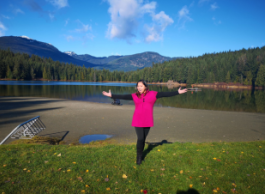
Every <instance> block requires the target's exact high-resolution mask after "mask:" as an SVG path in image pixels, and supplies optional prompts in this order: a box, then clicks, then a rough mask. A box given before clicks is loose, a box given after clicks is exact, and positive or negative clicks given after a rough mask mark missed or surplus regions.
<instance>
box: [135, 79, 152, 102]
mask: <svg viewBox="0 0 265 194" xmlns="http://www.w3.org/2000/svg"><path fill="white" fill-rule="evenodd" d="M139 82H142V83H143V84H144V86H145V90H144V92H143V94H144V95H146V93H147V92H148V91H149V90H148V85H147V83H146V82H145V81H144V80H143V79H140V80H139V81H138V82H137V84H136V87H137V86H138V83H139ZM136 96H137V97H138V98H140V97H141V94H140V92H139V91H137V92H136Z"/></svg>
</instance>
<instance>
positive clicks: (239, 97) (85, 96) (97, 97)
mask: <svg viewBox="0 0 265 194" xmlns="http://www.w3.org/2000/svg"><path fill="white" fill-rule="evenodd" d="M109 90H111V92H112V93H115V94H131V93H134V92H136V88H135V84H131V83H100V82H57V81H0V96H15V97H19V96H23V97H25V96H27V97H28V96H29V97H48V98H62V99H69V100H78V101H90V102H99V103H108V104H110V103H111V102H113V100H112V99H111V98H108V97H105V96H103V95H102V91H109ZM149 90H155V91H158V92H168V91H175V90H177V88H174V89H169V88H167V87H166V86H158V85H149ZM121 103H122V104H128V105H133V101H126V100H121ZM155 106H162V107H179V108H192V109H206V110H225V111H240V112H259V113H265V91H264V90H256V91H251V90H235V91H231V90H230V91H227V90H226V91H216V90H213V89H204V88H202V91H201V92H193V93H192V92H190V91H189V92H187V93H186V94H182V95H177V96H174V97H170V98H160V99H158V100H157V101H156V104H155Z"/></svg>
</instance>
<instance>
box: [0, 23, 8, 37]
mask: <svg viewBox="0 0 265 194" xmlns="http://www.w3.org/2000/svg"><path fill="white" fill-rule="evenodd" d="M6 30H7V28H6V27H5V25H4V24H3V23H2V22H1V21H0V36H4V35H5V33H4V31H6Z"/></svg>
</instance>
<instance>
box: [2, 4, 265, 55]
mask: <svg viewBox="0 0 265 194" xmlns="http://www.w3.org/2000/svg"><path fill="white" fill-rule="evenodd" d="M264 10H265V1H263V0H154V1H151V0H78V1H74V0H8V1H1V2H0V36H27V37H29V38H32V39H35V40H38V41H42V42H47V43H50V44H52V45H54V46H55V47H56V48H58V49H59V50H60V51H62V52H64V51H73V52H75V53H77V54H90V55H93V56H96V57H102V56H110V55H130V54H136V53H141V52H145V51H153V52H157V53H159V54H161V55H163V56H169V57H189V56H200V55H203V54H205V53H213V52H223V51H229V50H231V51H234V50H240V49H242V48H245V49H248V48H253V47H262V46H264V45H265V36H264V34H265V11H264Z"/></svg>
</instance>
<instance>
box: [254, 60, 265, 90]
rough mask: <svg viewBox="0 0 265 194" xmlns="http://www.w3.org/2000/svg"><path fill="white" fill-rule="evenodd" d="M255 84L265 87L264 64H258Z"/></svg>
mask: <svg viewBox="0 0 265 194" xmlns="http://www.w3.org/2000/svg"><path fill="white" fill-rule="evenodd" d="M255 85H257V86H263V87H265V65H260V67H259V71H258V74H257V79H256V83H255Z"/></svg>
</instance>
